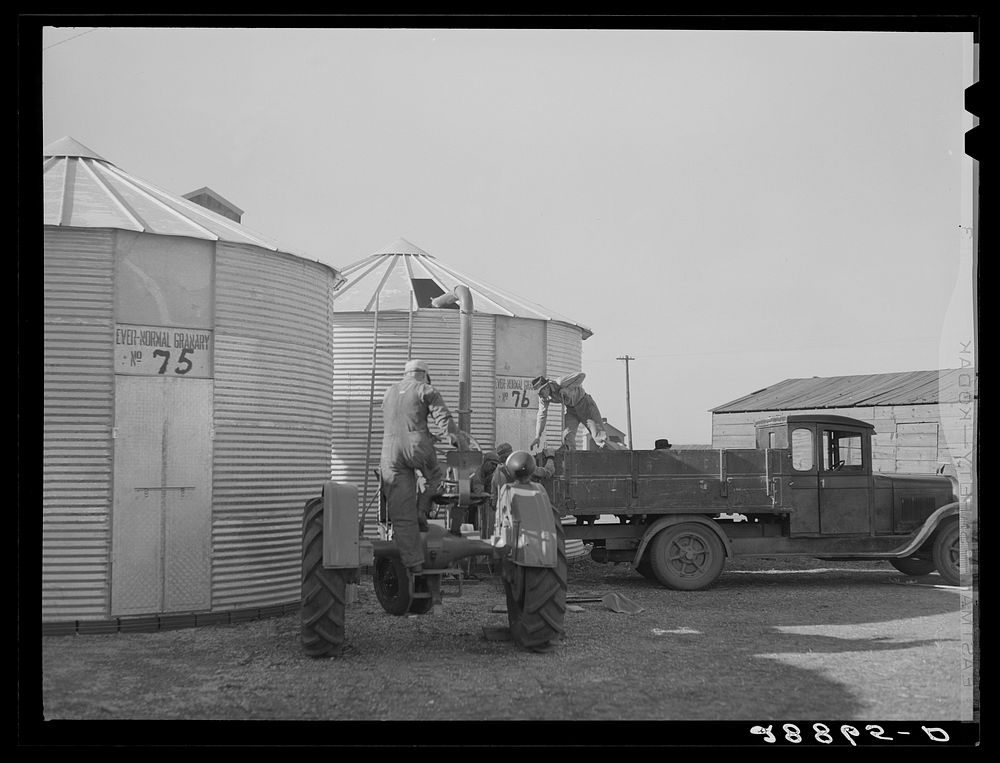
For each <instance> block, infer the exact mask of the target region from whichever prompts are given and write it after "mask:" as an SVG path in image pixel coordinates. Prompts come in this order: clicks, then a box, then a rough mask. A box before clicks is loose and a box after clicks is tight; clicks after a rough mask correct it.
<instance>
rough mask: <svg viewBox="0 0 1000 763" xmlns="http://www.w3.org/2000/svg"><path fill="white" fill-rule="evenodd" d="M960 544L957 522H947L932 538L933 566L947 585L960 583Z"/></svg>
mask: <svg viewBox="0 0 1000 763" xmlns="http://www.w3.org/2000/svg"><path fill="white" fill-rule="evenodd" d="M961 553H962V552H961V545H960V543H959V539H958V522H949V523H948V524H946V525H944V526H943V527H941V528H940V529H939V530H938V533H937V537H936V538H935V539H934V549H933V555H934V567H935V568H936V569H937V571H938V572H939V573H940V574H941V577H943V578H944V579H945V581H946V582H947V583H948V585H961V583H962V570H961V565H960V559H961Z"/></svg>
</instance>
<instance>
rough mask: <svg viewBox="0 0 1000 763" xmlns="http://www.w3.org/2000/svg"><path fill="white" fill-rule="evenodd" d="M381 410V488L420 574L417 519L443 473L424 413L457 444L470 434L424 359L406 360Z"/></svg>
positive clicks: (408, 563)
mask: <svg viewBox="0 0 1000 763" xmlns="http://www.w3.org/2000/svg"><path fill="white" fill-rule="evenodd" d="M382 415H383V418H384V421H385V423H384V427H385V429H384V434H383V435H382V456H381V461H380V463H379V471H380V473H381V478H382V492H383V494H384V495H385V500H386V509H387V511H388V513H389V519H390V520H391V521H392V530H393V535H394V537H395V539H396V544H397V545H398V546H399V555H400V559H401V561H402V562H403V565H404V566H405V567H406V568H407V569H408V570H410V571H411V572H413V573H418V572H421V571H422V570H423V561H424V554H423V551H422V549H421V543H420V524H422V523H423V522H426V519H427V515H428V514H429V513H430V505H431V498H432V497H433V496H434V494H435V493H436V492H437V490H438V487H439V486H440V484H441V477H442V473H441V467H440V466H439V465H438V460H437V452H436V451H435V450H434V443H435V442H436V438H435V437H434V435H432V434H431V432H430V429H429V428H428V426H427V418H428V416H430V417H432V418H433V419H434V423H435V424H436V425H437V427H438V428H439V429H440V430H441V431H442V432H443V433H445V434H446V435H447V436H448V437H449V439H450V440H451V441H452V443H453V444H456V445H458V446H459V447H464V444H465V441H466V440H467V438H468V435H466V434H465V433H464V432H462V431H461V430H459V428H458V425H457V424H456V423H455V420H454V419H453V418H452V415H451V411H450V410H449V409H448V406H447V405H445V403H444V400H443V399H442V398H441V393H439V392H438V391H437V390H436V389H434V387H432V386H431V383H430V374H429V372H428V370H427V363H425V362H424V361H422V360H411V361H409V362H407V364H406V366H405V367H404V369H403V379H402V380H401V381H398V382H396V383H395V384H393V385H392V386H390V387H389V389H387V390H386V391H385V395H384V396H383V398H382ZM418 470H419V471H420V473H421V474H422V475H423V477H424V479H425V480H426V485H425V487H424V491H423V492H422V493H418V492H417V475H416V472H417V471H418ZM421 520H423V522H421Z"/></svg>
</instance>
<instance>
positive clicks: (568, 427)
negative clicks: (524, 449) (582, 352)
mask: <svg viewBox="0 0 1000 763" xmlns="http://www.w3.org/2000/svg"><path fill="white" fill-rule="evenodd" d="M584 378H586V374H585V373H583V371H578V372H576V373H574V374H567V375H566V376H560V377H559V378H557V379H546V378H545V377H544V376H536V377H535V378H534V379H532V380H531V388H532V389H533V390H535V391H536V392H537V393H538V417H537V419H536V420H535V439H534V440H532V441H531V445H530V446H529V450H534V449H535V448H536V447H537V446H538V444H539V443H540V442H541V440H542V434H543V433H544V432H545V424H546V422H547V421H548V417H549V404H550V403H551V402H552V401H553V400H555V401H556V402H559V403H562V405H563V431H562V444H563V445H564V446H565V447H566V449H567V450H575V449H576V443H575V440H576V432H577V430H578V429H579V427H580V424H584V425H586V427H587V431H588V432H589V433H590V436H591V438H592V439H593V440H594V442H595V443H596V444H597V446H598V447H601V448H612V449H617V448H614V443H611V442H610V441H609V440H608V433H607V432H606V431H605V429H604V419H603V417H602V416H601V412H600V411H599V410H598V408H597V403H595V402H594V398H592V397H591V396H590V395H588V394H587V391H586V390H585V389H584V388H583V380H584Z"/></svg>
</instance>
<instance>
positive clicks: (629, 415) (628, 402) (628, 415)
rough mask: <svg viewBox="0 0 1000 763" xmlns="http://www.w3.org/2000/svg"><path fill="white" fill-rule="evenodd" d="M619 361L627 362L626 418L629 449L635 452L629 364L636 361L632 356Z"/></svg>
mask: <svg viewBox="0 0 1000 763" xmlns="http://www.w3.org/2000/svg"><path fill="white" fill-rule="evenodd" d="M618 360H624V361H625V418H626V419H627V420H628V449H629V450H634V448H633V447H632V391H631V385H630V383H629V378H628V362H629V361H630V360H635V358H633V357H632V356H630V355H623V356H622V357H620V358H618Z"/></svg>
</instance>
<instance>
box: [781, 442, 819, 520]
mask: <svg viewBox="0 0 1000 763" xmlns="http://www.w3.org/2000/svg"><path fill="white" fill-rule="evenodd" d="M790 445H791V447H790V449H789V455H790V457H791V459H792V471H791V476H790V477H789V479H788V488H789V491H790V493H791V500H792V509H793V510H792V513H791V515H790V517H789V523H790V524H789V532H790V534H791V535H815V534H818V533H819V531H820V525H819V459H818V458H817V454H816V425H815V424H795V425H794V427H793V428H792V431H791V443H790Z"/></svg>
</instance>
